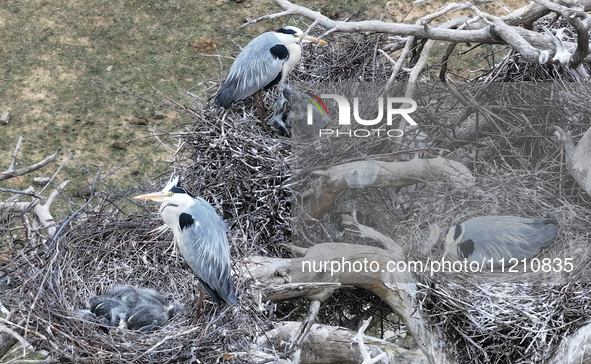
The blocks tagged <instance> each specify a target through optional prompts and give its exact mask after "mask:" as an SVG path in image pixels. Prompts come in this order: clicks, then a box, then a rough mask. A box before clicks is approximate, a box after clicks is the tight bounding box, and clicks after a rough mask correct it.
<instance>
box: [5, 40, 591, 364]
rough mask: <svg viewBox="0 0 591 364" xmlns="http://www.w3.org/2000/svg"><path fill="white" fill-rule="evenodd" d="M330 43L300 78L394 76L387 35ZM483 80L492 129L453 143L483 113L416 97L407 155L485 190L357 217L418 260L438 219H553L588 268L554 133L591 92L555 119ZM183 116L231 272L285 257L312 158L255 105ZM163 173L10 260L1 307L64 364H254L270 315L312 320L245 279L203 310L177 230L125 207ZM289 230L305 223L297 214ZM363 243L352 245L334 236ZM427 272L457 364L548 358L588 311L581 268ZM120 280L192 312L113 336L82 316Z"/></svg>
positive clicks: (406, 200)
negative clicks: (10, 283) (439, 163)
mask: <svg viewBox="0 0 591 364" xmlns="http://www.w3.org/2000/svg"><path fill="white" fill-rule="evenodd" d="M330 37H331V38H332V39H328V40H329V41H330V44H331V47H330V48H326V49H322V48H313V49H307V50H306V51H305V52H313V53H314V56H313V57H305V56H304V59H303V61H302V62H301V64H300V65H299V66H298V67H297V69H296V70H294V72H293V75H292V79H293V80H296V81H301V82H311V81H313V82H323V81H345V80H346V81H360V80H363V81H368V82H385V81H386V80H387V79H388V78H389V76H390V72H391V69H392V65H391V63H390V62H389V61H388V60H387V59H385V57H383V56H380V55H379V54H378V51H377V49H379V48H380V47H383V46H385V45H386V44H387V40H386V38H385V37H384V36H383V35H377V34H369V35H363V34H357V35H335V34H334V33H333V34H331V35H330ZM335 52H336V53H335ZM511 57H512V58H511V59H508V60H507V62H505V63H503V64H502V65H500V66H499V67H506V68H505V69H502V70H499V69H493V70H490V71H491V72H497V74H499V75H501V74H502V76H503V79H504V80H508V81H519V80H520V79H511V77H512V76H511V72H509V71H508V70H509V68H507V65H508V64H511V62H523V61H521V60H520V59H519V57H518V56H516V55H512V56H511ZM540 67H543V66H540ZM499 77H500V76H499ZM507 77H509V79H507ZM486 86H487V85H482V84H481V83H480V84H479V83H474V84H468V86H466V88H465V89H463V92H465V93H466V94H470V95H481V97H480V98H479V99H478V100H479V102H481V103H483V107H484V108H485V109H487V110H492V111H493V113H494V115H495V117H493V118H492V120H493V121H492V122H491V121H490V120H489V121H488V123H489V124H488V125H485V126H483V125H480V126H482V128H481V129H480V130H479V131H478V134H477V137H476V139H475V140H476V141H472V142H465V143H461V145H460V144H458V138H457V135H455V134H454V131H457V130H464V131H466V133H467V134H466V135H469V133H470V125H469V123H470V122H474V121H473V118H478V117H477V116H474V115H475V114H474V113H471V114H470V115H472V116H471V117H470V118H466V117H462V115H463V114H462V113H463V112H465V111H466V108H461V107H458V102H457V100H454V99H453V96H451V95H447V96H445V97H441V98H439V99H438V101H437V102H433V101H432V100H434V99H433V98H431V99H425V100H423V99H422V98H421V97H419V96H417V97H415V99H416V100H419V108H418V109H417V111H416V114H413V115H416V118H417V120H422V122H421V129H420V131H422V132H423V133H424V135H426V138H425V137H421V138H419V137H418V136H419V133H418V131H417V132H416V133H414V134H410V137H409V138H410V139H408V140H407V142H408V143H407V145H408V147H405V148H407V150H405V148H403V150H402V151H401V152H400V153H399V154H401V156H402V159H410V158H417V157H422V158H430V157H434V156H437V155H443V156H445V157H449V158H452V159H456V160H462V161H464V162H465V163H467V164H469V165H470V166H471V167H472V168H473V173H474V175H475V176H476V184H475V187H474V188H472V189H470V190H456V189H453V188H452V187H450V186H447V185H445V184H433V183H420V184H418V185H415V186H411V187H406V188H402V189H400V190H398V189H394V188H390V189H386V191H377V190H375V189H371V188H370V189H367V190H364V191H363V192H362V196H361V198H359V197H357V198H358V200H359V201H365V202H366V203H367V201H370V202H371V203H367V205H369V206H376V204H378V203H382V204H383V201H384V194H386V196H388V197H389V198H390V201H394V202H392V206H388V207H387V208H383V211H381V213H380V214H379V215H380V217H379V219H377V220H376V219H373V218H372V216H373V215H378V214H375V213H374V214H372V213H371V210H370V209H369V207H368V210H367V213H366V214H365V216H366V217H367V218H366V219H365V220H364V221H363V223H365V224H367V225H370V226H371V227H373V228H375V229H376V230H380V231H381V232H383V233H384V234H387V235H391V236H393V237H394V238H395V239H397V241H399V242H400V244H401V245H402V246H403V247H404V248H405V249H406V251H413V252H415V251H416V252H420V253H414V254H416V255H417V256H418V257H419V258H424V257H427V256H428V257H433V258H437V257H440V256H441V253H442V251H443V247H442V244H441V240H439V242H438V243H437V244H435V245H433V246H432V247H428V248H426V249H423V248H424V247H423V246H421V244H423V242H424V241H426V240H427V237H428V235H429V228H430V227H431V226H432V225H439V226H440V227H442V228H443V229H445V228H447V227H448V226H451V225H453V224H455V223H458V222H461V221H464V220H466V219H468V218H470V217H474V216H479V215H490V214H493V213H498V214H508V215H518V216H524V217H552V218H554V219H556V220H557V221H558V222H559V223H560V225H561V229H560V232H559V238H558V240H557V241H556V242H555V244H554V245H553V246H552V247H550V248H549V249H548V251H546V252H544V254H547V256H553V255H556V256H577V257H581V256H582V257H583V259H581V261H589V257H590V255H589V250H588V249H586V245H587V244H588V221H589V219H590V218H591V204H590V202H591V199H590V198H589V196H587V195H586V194H585V193H584V192H582V190H581V189H580V188H579V187H578V186H577V185H576V183H575V182H574V181H573V179H572V178H571V177H570V176H569V175H568V174H567V172H566V170H565V167H564V159H563V153H562V148H561V146H560V145H559V144H558V143H557V141H556V140H555V139H554V138H553V136H552V129H551V126H552V125H559V126H562V127H563V128H565V129H568V130H570V131H571V132H572V134H573V136H575V138H576V136H579V135H582V133H583V132H584V131H585V130H586V128H587V127H588V120H589V110H588V107H587V105H586V100H588V99H589V96H591V93H588V94H587V96H582V94H581V92H583V91H585V90H581V89H578V88H577V89H576V90H575V89H570V88H571V87H580V85H570V86H569V85H563V86H562V89H561V90H559V91H557V92H558V93H553V95H560V97H561V98H562V99H559V98H554V99H547V100H546V101H547V103H546V104H547V106H548V107H547V111H548V117H547V118H546V119H545V121H540V120H541V119H540V118H537V119H535V120H536V121H528V120H529V119H528V117H527V115H529V114H527V113H526V114H524V105H526V106H527V103H524V102H518V103H516V105H514V104H513V103H509V102H508V100H506V99H503V98H501V97H490V95H489V94H487V92H488V91H486V89H485V88H486ZM429 87H432V88H433V89H429V90H425V91H424V92H425V94H430V95H432V94H433V93H434V92H435V91H434V88H435V87H441V85H439V86H435V85H433V86H429ZM303 91H306V90H303ZM419 92H420V91H419ZM442 92H443V91H442ZM574 92H575V93H574ZM519 95H520V97H522V98H523V100H527V99H528V98H531V101H530V102H529V105H530V106H531V108H532V110H533V111H532V112H537V113H538V115H539V113H540V111H539V110H537V109H539V107H538V105H539V104H538V103H537V102H538V101H539V94H536V89H535V87H532V88H530V89H526V88H524V89H522V90H521V91H520V92H519ZM574 95H579V96H574ZM485 101H486V104H484V103H485ZM565 108H566V109H568V110H570V111H568V110H567V113H568V115H569V117H573V118H576V117H577V115H583V116H580V117H581V118H583V119H584V118H586V119H584V120H587V123H584V122H582V121H581V120H583V119H579V121H577V120H574V119H573V120H569V119H568V118H566V119H565V114H564V112H565V111H564V110H565ZM561 110H562V111H561ZM183 111H184V112H185V113H188V114H190V115H191V116H192V118H193V122H194V126H193V127H192V128H191V129H190V130H189V131H188V132H186V133H183V135H182V139H183V142H184V149H183V152H184V153H185V155H187V156H188V157H189V158H186V159H184V160H182V163H179V164H178V165H177V168H179V169H180V170H181V171H182V176H183V180H184V186H186V187H187V188H188V190H189V191H190V192H191V193H193V194H195V195H197V196H200V197H202V198H204V199H206V200H207V201H209V202H210V203H211V204H212V205H213V207H214V208H215V209H216V211H217V212H218V213H219V214H220V215H221V216H222V217H223V218H224V219H225V220H226V221H227V222H228V225H229V238H230V239H229V241H230V244H231V254H232V257H233V261H234V264H235V267H234V271H235V272H237V271H241V269H239V268H240V264H243V263H242V258H244V257H248V256H251V255H265V256H275V257H289V256H290V255H289V254H290V251H289V249H287V248H286V246H287V245H288V244H289V243H290V242H291V235H292V233H295V234H297V233H298V231H294V230H293V227H292V224H291V216H292V209H297V206H295V205H292V187H293V185H294V184H301V185H302V186H303V187H301V186H300V187H301V188H303V189H305V187H306V186H308V184H309V183H310V181H308V180H305V179H304V180H292V175H293V174H294V173H296V172H297V173H299V172H300V171H295V172H294V171H293V170H292V162H293V161H294V159H296V160H297V159H298V158H304V157H301V156H299V155H294V154H293V153H292V152H291V141H290V139H289V138H286V137H283V136H280V135H278V134H274V133H273V132H269V131H267V130H265V129H264V128H263V127H262V125H261V123H260V121H258V119H257V117H256V115H255V112H256V111H255V110H254V107H253V105H252V104H251V102H250V101H245V102H241V103H238V104H236V105H234V106H233V107H232V108H231V109H229V110H227V111H225V110H222V109H217V108H213V107H211V106H210V105H205V104H198V105H196V106H192V107H186V108H185V109H184V110H183ZM530 111H531V110H530ZM480 112H481V113H483V112H484V111H480ZM523 115H526V117H525V118H524V117H523ZM585 115H586V116H585ZM471 118H472V119H471ZM471 120H472V121H471ZM482 120H484V119H482ZM480 122H481V123H483V122H484V121H480ZM413 138H414V139H413ZM466 139H468V138H466ZM468 140H469V139H468ZM310 143H312V144H311V145H313V148H314V150H315V153H313V154H314V155H313V156H310V154H309V153H308V154H307V155H306V156H305V161H306V162H305V167H306V169H307V170H313V169H321V167H326V166H331V165H334V164H338V163H343V162H346V161H351V160H356V159H358V158H359V156H360V154H365V155H372V156H374V155H376V154H377V155H381V154H387V153H389V152H391V150H390V149H389V148H391V146H389V145H384V144H383V143H377V144H371V143H369V144H368V143H367V142H363V141H357V140H350V141H349V143H346V144H345V143H343V144H338V143H335V144H331V145H327V144H313V143H314V142H313V141H310ZM324 148H326V149H324ZM325 152H326V153H325ZM419 153H420V154H419ZM329 155H332V156H333V157H332V158H331V157H329ZM335 155H336V156H338V159H335V158H334V156H335ZM298 165H299V166H302V165H303V163H300V164H298ZM302 168H303V167H302ZM167 179H168V175H167V176H161V178H160V180H156V181H153V185H151V186H142V188H138V189H137V190H135V189H134V190H128V191H106V192H104V193H103V194H101V195H100V196H98V197H97V198H95V200H94V201H93V202H92V204H89V205H88V208H87V209H86V210H84V211H82V213H81V214H79V215H78V216H77V217H76V218H75V219H74V220H72V221H71V222H70V223H69V224H68V225H67V226H66V225H64V226H65V229H64V230H63V231H61V232H60V234H59V236H57V237H56V238H55V239H53V240H49V241H47V242H45V243H43V244H39V245H36V246H33V245H30V244H29V245H26V246H25V247H24V248H23V249H22V250H21V251H20V252H19V254H18V255H17V256H15V257H14V259H11V261H10V262H9V263H7V264H6V265H4V266H3V267H2V269H3V270H4V271H6V272H8V274H11V275H12V276H13V277H16V278H15V279H17V281H18V284H15V286H14V287H13V288H11V289H10V290H7V291H4V292H3V295H4V296H5V298H6V297H8V298H6V300H5V299H4V298H3V303H4V302H7V303H8V306H10V307H11V309H12V310H16V312H17V313H18V316H19V317H22V318H24V321H23V322H21V323H20V327H22V328H23V329H25V330H24V331H26V338H27V340H28V341H29V342H30V343H31V344H32V345H34V346H35V347H36V348H38V349H44V350H47V351H50V352H52V353H53V356H54V357H56V358H59V359H60V360H61V361H65V362H67V361H72V362H82V363H85V362H86V363H96V362H135V363H167V362H220V361H223V360H224V359H230V358H232V356H233V355H241V354H240V353H242V354H244V355H246V356H244V357H241V358H243V360H245V361H248V355H247V354H245V353H247V352H248V351H249V348H251V345H252V344H253V342H254V340H255V338H256V337H257V336H258V335H261V333H264V332H265V331H267V330H269V329H270V328H272V326H273V323H274V322H278V321H281V320H283V319H284V318H286V317H289V319H290V320H294V319H298V318H301V317H302V316H303V315H304V314H305V307H304V305H302V301H291V302H286V303H283V304H279V305H278V306H277V308H275V309H274V310H272V309H266V308H265V307H264V306H265V304H264V303H261V302H259V299H258V297H256V296H255V297H253V296H250V293H249V291H248V290H247V286H248V284H249V282H248V279H247V277H238V276H235V277H234V283H235V287H236V290H237V291H238V296H239V297H240V299H239V303H238V304H237V305H235V306H233V307H227V306H216V305H214V304H213V303H211V301H207V300H206V307H205V310H204V313H203V314H202V315H201V316H199V317H195V315H194V308H193V301H194V300H195V298H196V297H197V296H198V292H199V283H198V281H197V280H196V279H195V278H194V275H193V273H192V272H191V270H190V268H189V267H188V266H187V265H186V264H185V263H184V261H183V259H182V258H181V257H179V256H177V255H176V254H175V253H174V249H173V247H172V245H171V242H172V233H171V232H170V231H168V230H165V229H159V227H161V226H162V221H161V219H160V216H159V214H158V211H157V208H156V206H155V204H151V205H146V204H143V203H138V202H136V201H134V200H133V199H131V197H132V196H134V195H137V194H141V193H145V192H146V190H158V189H160V188H161V186H163V185H164V183H165V181H166V180H167ZM300 187H298V188H296V189H299V188H300ZM348 194H349V192H345V193H344V194H343V196H341V198H339V201H337V205H339V204H343V203H344V202H343V201H345V200H347V198H348V197H350V196H349V195H348ZM357 196H358V195H357ZM427 206H428V208H426V207H427ZM337 207H338V206H337ZM382 212H383V213H382ZM293 214H294V216H296V217H297V216H298V214H297V212H293ZM325 219H326V221H324V222H326V225H327V226H328V225H331V224H333V225H334V224H336V223H335V222H334V221H333V220H331V216H327V217H326V218H325ZM294 226H296V228H295V229H296V230H297V226H298V224H297V221H296V224H295V225H294ZM391 226H396V229H392V228H390V227H391ZM329 230H330V229H329ZM334 230H335V231H336V230H338V228H335V229H334ZM393 231H394V232H393ZM324 234H326V232H324ZM353 240H354V239H351V238H348V237H346V236H344V237H342V238H341V240H340V241H353ZM417 246H419V247H420V249H417V248H416V247H417ZM575 254H576V255H575ZM417 278H418V279H419V280H420V281H421V282H423V284H422V285H421V289H420V297H419V299H420V302H421V305H422V308H423V312H424V314H425V315H426V316H427V317H426V318H427V319H428V320H430V322H432V323H433V324H434V325H437V326H439V327H440V328H441V329H442V331H443V332H444V334H445V335H446V337H447V338H448V339H449V342H450V343H453V345H452V346H453V347H454V350H455V351H456V352H455V355H456V356H457V358H458V359H459V360H460V362H482V363H484V362H492V363H520V362H523V363H526V362H528V363H529V362H543V359H544V358H547V357H548V356H549V355H550V354H551V353H552V352H554V351H555V350H556V348H557V345H559V343H560V341H561V340H562V338H563V337H565V336H566V335H568V334H569V333H572V332H573V331H574V330H576V328H577V327H579V326H580V325H582V324H584V323H585V322H586V321H587V320H588V319H589V316H590V314H591V309H590V308H589V290H590V287H589V285H588V284H587V283H585V282H588V281H589V279H588V278H589V277H587V276H586V266H585V265H577V270H576V271H575V272H573V273H572V274H571V275H569V276H568V277H563V278H564V279H563V280H561V281H559V282H556V283H550V284H542V283H537V282H534V283H530V282H528V283H526V284H517V283H512V284H494V283H488V282H472V281H470V278H466V279H467V282H469V283H470V282H471V284H465V285H462V286H460V285H457V284H455V283H450V282H449V281H448V280H447V279H446V277H445V276H440V277H429V276H421V277H417ZM117 284H127V285H134V286H138V287H146V288H152V289H155V290H157V291H159V292H160V293H162V294H163V295H164V296H165V297H166V299H167V300H169V301H179V302H182V303H183V304H184V308H183V309H182V310H181V312H180V314H178V315H177V316H175V317H174V318H173V319H172V320H171V321H170V322H169V323H168V324H167V325H166V326H165V327H163V328H162V329H160V330H156V331H154V332H151V333H149V334H146V333H139V332H133V331H127V330H121V331H117V332H116V333H113V332H109V331H108V330H107V331H106V330H104V329H101V325H100V322H99V321H98V320H97V321H94V320H92V319H89V318H88V317H85V316H83V315H82V314H81V313H80V310H83V309H87V308H88V300H89V299H90V298H91V297H93V296H97V295H101V294H104V293H105V292H107V291H108V290H110V289H111V288H113V287H114V286H115V285H117ZM338 295H341V296H340V297H341V298H342V299H343V300H344V299H346V300H347V302H346V305H345V304H343V303H342V302H341V304H342V305H343V307H345V306H346V307H347V309H346V310H347V314H346V315H342V316H339V317H337V316H338V315H337V316H335V315H332V314H330V313H328V311H327V312H321V314H320V315H319V317H320V318H324V319H325V320H327V322H328V323H330V324H334V325H338V324H343V325H345V326H348V324H347V323H346V322H345V321H352V320H353V319H352V318H355V317H356V316H359V317H361V316H362V315H363V313H364V312H365V311H366V308H367V305H368V303H369V304H371V305H372V306H374V307H379V306H380V304H383V303H380V302H379V299H376V297H375V296H374V295H373V294H371V293H369V292H365V291H361V290H357V291H356V294H351V293H350V292H349V293H347V292H345V293H343V292H341V293H336V294H335V296H333V298H331V300H329V301H327V302H326V303H325V305H330V304H331V302H332V303H334V304H336V303H338V302H339V296H338ZM261 307H263V309H262V310H261ZM380 310H382V311H380ZM380 310H378V309H376V312H377V311H380V312H382V314H381V315H383V316H384V317H385V316H387V315H388V313H389V311H388V308H387V307H382V308H381V309H380Z"/></svg>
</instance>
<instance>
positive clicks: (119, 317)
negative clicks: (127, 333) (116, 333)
mask: <svg viewBox="0 0 591 364" xmlns="http://www.w3.org/2000/svg"><path fill="white" fill-rule="evenodd" d="M128 309H129V308H128V307H127V305H126V304H125V303H123V302H122V301H121V300H119V299H116V298H110V297H102V296H99V297H93V298H91V299H90V312H92V313H93V314H94V315H95V316H96V317H98V318H100V319H101V320H102V321H103V323H104V324H105V325H107V326H114V327H117V326H119V327H124V325H125V319H126V318H127V311H128Z"/></svg>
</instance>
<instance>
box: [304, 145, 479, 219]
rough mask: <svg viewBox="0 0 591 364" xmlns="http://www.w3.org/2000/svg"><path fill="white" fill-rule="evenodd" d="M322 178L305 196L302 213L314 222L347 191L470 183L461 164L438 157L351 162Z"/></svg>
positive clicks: (471, 181) (324, 173)
mask: <svg viewBox="0 0 591 364" xmlns="http://www.w3.org/2000/svg"><path fill="white" fill-rule="evenodd" d="M322 175H323V177H321V178H320V181H319V183H318V185H317V186H315V187H314V189H313V191H311V192H310V193H307V194H306V195H307V196H309V197H308V198H307V199H306V201H305V204H306V206H305V211H306V213H307V214H308V215H309V216H311V217H312V218H314V219H319V218H321V217H322V216H323V215H324V214H325V213H326V212H327V211H328V210H330V208H331V207H332V206H333V204H334V201H335V200H336V198H337V197H338V195H339V194H340V193H341V192H343V191H344V190H346V189H349V188H362V187H370V186H371V187H405V186H409V185H412V184H415V183H418V182H423V181H429V180H437V181H448V182H450V183H453V184H454V185H456V186H459V187H469V186H471V185H472V184H473V183H474V180H473V177H472V174H471V173H470V170H468V168H466V167H465V166H464V165H463V164H461V163H458V162H454V161H450V160H447V159H444V158H440V157H438V158H434V159H413V160H411V161H408V162H380V161H373V160H369V161H361V162H351V163H345V164H341V165H338V166H334V167H331V168H329V169H328V170H326V171H325V172H322Z"/></svg>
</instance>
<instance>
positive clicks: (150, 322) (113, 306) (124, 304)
mask: <svg viewBox="0 0 591 364" xmlns="http://www.w3.org/2000/svg"><path fill="white" fill-rule="evenodd" d="M89 303H90V312H92V313H93V314H94V315H95V316H96V317H98V318H100V319H101V320H102V321H103V323H104V324H105V325H107V326H112V327H118V328H122V329H125V328H127V329H130V330H139V331H150V330H154V329H156V328H157V327H162V326H164V325H165V324H166V323H167V322H168V320H169V319H171V318H172V317H173V316H174V315H176V314H177V313H178V311H179V310H180V308H181V306H180V305H179V304H178V303H176V302H175V303H172V304H169V303H168V302H167V301H166V299H165V298H164V296H162V295H161V294H160V293H158V292H156V291H154V290H152V289H147V288H136V287H132V286H115V287H114V288H113V289H112V290H111V291H109V292H107V293H106V294H105V295H103V296H97V297H93V298H91V299H90V302H89Z"/></svg>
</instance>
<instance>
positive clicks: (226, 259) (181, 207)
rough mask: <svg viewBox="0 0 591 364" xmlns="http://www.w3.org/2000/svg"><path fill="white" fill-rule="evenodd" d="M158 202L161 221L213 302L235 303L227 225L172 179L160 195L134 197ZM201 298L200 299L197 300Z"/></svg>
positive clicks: (204, 202)
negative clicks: (172, 234)
mask: <svg viewBox="0 0 591 364" xmlns="http://www.w3.org/2000/svg"><path fill="white" fill-rule="evenodd" d="M135 198H137V199H140V200H152V201H158V202H160V203H161V205H160V214H161V215H162V219H163V220H164V222H165V223H166V225H168V226H169V227H170V229H171V230H172V232H173V233H174V236H175V238H176V241H177V244H178V248H179V251H180V252H181V255H182V256H183V258H185V261H186V262H187V264H188V265H189V267H191V269H192V270H193V272H194V273H195V275H197V278H198V279H199V281H200V282H201V284H202V285H203V287H204V288H205V290H206V291H207V293H209V295H210V296H211V298H213V299H214V301H215V302H216V303H221V302H222V301H226V302H227V303H229V304H234V303H236V300H237V299H236V295H235V294H234V289H233V288H232V281H231V279H230V271H231V270H232V264H231V261H230V247H229V245H228V239H227V237H226V223H225V222H224V221H223V220H222V218H221V217H219V216H218V214H216V212H215V210H214V209H213V207H212V206H211V205H210V204H209V203H208V202H207V201H205V200H204V199H202V198H199V197H194V196H192V195H191V194H190V193H189V192H187V190H185V189H184V188H183V187H181V185H180V183H179V177H176V178H173V179H172V180H171V181H170V182H169V183H168V184H167V185H166V186H165V187H164V189H163V190H162V191H161V192H156V193H149V194H146V195H140V196H136V197H135ZM201 299H202V297H200V300H201Z"/></svg>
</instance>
